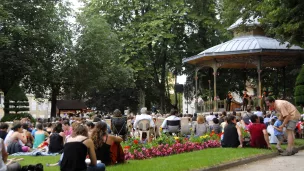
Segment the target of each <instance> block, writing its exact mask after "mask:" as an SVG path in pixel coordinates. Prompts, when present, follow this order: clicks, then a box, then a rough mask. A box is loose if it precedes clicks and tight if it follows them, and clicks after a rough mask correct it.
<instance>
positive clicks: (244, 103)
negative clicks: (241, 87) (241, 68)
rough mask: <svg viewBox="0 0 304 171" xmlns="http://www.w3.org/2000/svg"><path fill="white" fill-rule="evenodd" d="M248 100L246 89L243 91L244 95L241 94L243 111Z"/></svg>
mask: <svg viewBox="0 0 304 171" xmlns="http://www.w3.org/2000/svg"><path fill="white" fill-rule="evenodd" d="M248 102H249V95H248V94H247V91H244V95H243V111H246V110H247V105H248Z"/></svg>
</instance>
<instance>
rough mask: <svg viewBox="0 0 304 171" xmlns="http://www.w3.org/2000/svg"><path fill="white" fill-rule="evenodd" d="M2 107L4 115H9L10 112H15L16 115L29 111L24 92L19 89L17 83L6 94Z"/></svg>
mask: <svg viewBox="0 0 304 171" xmlns="http://www.w3.org/2000/svg"><path fill="white" fill-rule="evenodd" d="M4 105H5V108H4V111H5V114H6V115H7V114H9V113H10V111H13V112H15V113H16V114H17V113H18V112H22V111H23V112H24V111H25V112H27V111H29V107H28V106H29V103H28V99H27V97H26V95H25V93H24V91H23V90H22V89H21V88H20V87H19V85H18V84H17V83H15V84H14V85H13V86H12V87H11V89H10V90H9V91H8V92H7V94H6V96H5V102H4Z"/></svg>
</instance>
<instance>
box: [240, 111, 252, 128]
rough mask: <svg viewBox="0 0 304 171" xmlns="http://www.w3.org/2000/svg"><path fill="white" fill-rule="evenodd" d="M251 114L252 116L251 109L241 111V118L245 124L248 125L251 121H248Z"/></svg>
mask: <svg viewBox="0 0 304 171" xmlns="http://www.w3.org/2000/svg"><path fill="white" fill-rule="evenodd" d="M251 116H252V113H251V109H250V108H248V109H247V111H246V112H245V113H243V115H242V119H243V121H244V123H245V126H248V125H249V124H250V122H252V121H250V117H251Z"/></svg>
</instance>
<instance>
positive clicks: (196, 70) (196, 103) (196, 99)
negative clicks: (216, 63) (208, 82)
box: [194, 68, 199, 113]
mask: <svg viewBox="0 0 304 171" xmlns="http://www.w3.org/2000/svg"><path fill="white" fill-rule="evenodd" d="M198 70H199V68H196V69H195V78H194V79H195V113H197V105H198V97H197V79H198V77H197V72H198Z"/></svg>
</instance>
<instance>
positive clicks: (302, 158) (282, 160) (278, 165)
mask: <svg viewBox="0 0 304 171" xmlns="http://www.w3.org/2000/svg"><path fill="white" fill-rule="evenodd" d="M235 170H245V171H264V170H265V171H266V170H267V171H269V170H274V171H287V170H292V171H304V151H303V150H302V151H299V153H297V154H295V155H293V156H277V157H274V158H269V159H265V160H260V161H256V162H252V163H249V164H244V165H240V166H237V167H233V168H230V169H226V170H225V171H235Z"/></svg>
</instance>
